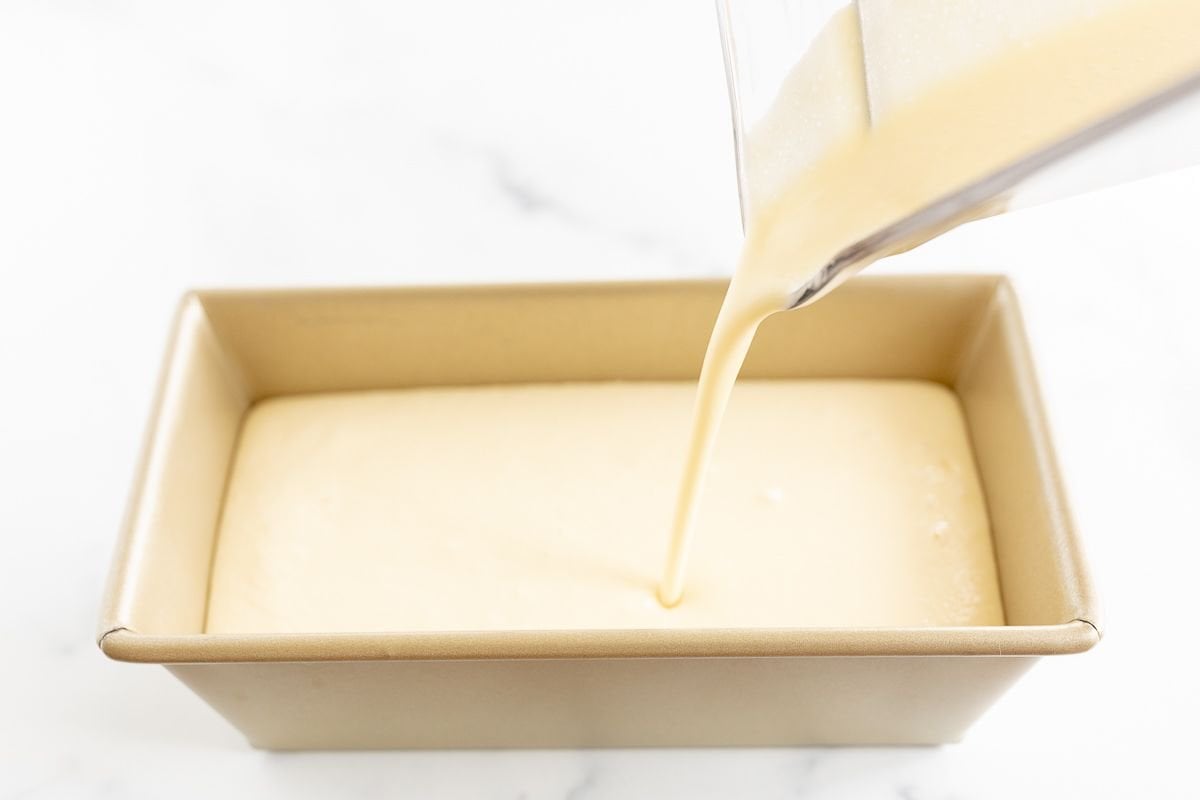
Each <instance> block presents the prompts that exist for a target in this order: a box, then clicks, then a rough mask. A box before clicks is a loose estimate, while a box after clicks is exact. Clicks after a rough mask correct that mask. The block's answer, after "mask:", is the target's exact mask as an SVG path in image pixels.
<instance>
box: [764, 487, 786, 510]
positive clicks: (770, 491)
mask: <svg viewBox="0 0 1200 800" xmlns="http://www.w3.org/2000/svg"><path fill="white" fill-rule="evenodd" d="M759 497H760V498H761V499H762V500H763V502H765V503H768V504H770V505H773V506H777V505H779V504H780V503H782V502H783V489H780V488H779V487H778V486H769V487H767V488H766V489H763V491H762V493H761V494H760V495H759Z"/></svg>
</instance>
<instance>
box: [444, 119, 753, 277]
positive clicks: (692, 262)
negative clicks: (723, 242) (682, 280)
mask: <svg viewBox="0 0 1200 800" xmlns="http://www.w3.org/2000/svg"><path fill="white" fill-rule="evenodd" d="M434 141H435V146H437V147H438V148H439V149H442V150H443V151H445V152H446V153H447V154H449V155H452V156H458V157H461V156H463V155H468V156H474V157H476V158H479V159H481V160H482V161H483V163H484V164H485V165H486V166H487V168H488V171H489V172H490V173H491V177H492V181H493V183H494V185H495V187H496V189H497V190H498V192H499V194H500V195H501V196H502V197H503V198H504V199H505V200H506V201H507V202H508V203H509V204H510V205H511V206H513V207H514V208H515V209H516V210H517V211H519V212H521V213H525V214H545V215H547V216H552V217H554V218H556V219H558V220H559V221H560V222H562V223H563V224H564V225H567V226H569V227H572V228H576V229H579V230H585V231H590V232H592V233H595V234H599V235H600V236H603V237H605V238H607V239H610V240H614V241H616V242H618V243H619V244H621V245H623V246H624V247H627V248H629V249H631V250H635V251H640V252H643V253H650V254H657V255H661V256H664V257H665V258H666V259H667V260H668V261H670V262H671V263H672V264H673V265H674V266H676V267H677V268H679V269H680V270H681V271H682V272H684V273H685V274H692V275H709V276H713V277H725V276H727V275H729V273H730V271H731V269H732V265H730V264H723V263H720V262H714V261H708V260H707V259H703V258H700V257H697V256H696V255H695V254H694V253H691V252H689V251H688V250H687V248H685V247H684V246H683V245H681V244H680V243H679V242H676V241H673V240H671V239H669V238H667V237H664V236H662V235H661V234H658V233H655V232H653V231H649V230H645V229H638V228H634V229H629V228H623V227H618V226H612V225H608V224H605V223H602V222H601V221H599V220H596V219H594V218H592V217H590V216H588V215H586V214H584V213H581V212H580V211H579V210H578V209H576V208H573V207H571V206H570V205H569V204H568V203H566V202H564V201H563V200H562V199H561V198H558V197H555V196H554V194H553V193H552V192H550V191H548V190H546V189H545V187H542V186H539V185H537V184H536V183H535V182H534V181H533V180H531V179H530V178H529V177H528V176H526V175H523V174H522V172H521V170H520V169H519V168H518V166H517V164H516V163H515V160H514V159H513V158H512V157H511V156H509V155H508V154H507V153H505V152H503V151H502V150H500V149H498V148H496V147H494V146H492V145H488V144H483V143H477V142H470V141H466V140H463V139H462V138H460V137H458V136H454V135H450V134H441V135H439V136H437V137H436V138H435V140H434Z"/></svg>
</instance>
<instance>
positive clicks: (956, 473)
mask: <svg viewBox="0 0 1200 800" xmlns="http://www.w3.org/2000/svg"><path fill="white" fill-rule="evenodd" d="M694 391H695V386H694V384H693V383H691V382H684V381H679V382H665V383H584V384H550V385H527V386H521V385H515V386H492V387H470V388H457V389H417V390H405V391H387V392H356V393H347V394H327V395H309V396H297V397H288V398H279V399H272V400H268V401H265V402H263V403H260V404H258V405H256V406H255V407H254V408H253V409H252V410H251V412H250V413H249V415H248V417H247V418H246V420H245V423H244V427H243V430H242V435H241V439H240V442H239V445H238V450H237V453H236V456H235V460H234V466H233V470H232V473H231V475H230V482H229V488H228V492H227V497H226V502H225V508H224V513H223V516H222V519H221V523H220V530H219V532H218V540H217V542H218V543H217V549H216V553H215V557H214V563H213V571H212V585H211V592H210V598H209V611H208V622H207V630H208V631H209V632H213V633H244V632H314V631H330V632H337V631H341V632H349V631H399V630H424V631H435V630H478V629H487V630H505V629H525V630H529V629H600V628H610V629H629V628H664V627H671V628H680V627H687V628H697V627H700V628H723V627H730V628H775V627H796V626H841V625H846V626H909V625H913V626H945V625H1000V624H1003V623H1004V617H1003V611H1002V607H1001V603H1000V593H999V589H998V586H997V578H996V571H995V566H994V559H993V554H992V547H991V538H990V535H989V530H988V519H987V513H986V509H985V507H984V501H983V495H982V492H981V489H980V482H979V479H978V476H977V474H976V471H975V466H974V461H973V458H972V453H971V448H970V443H969V441H968V436H967V432H966V428H965V425H964V421H963V417H962V413H961V411H960V408H959V405H958V401H957V398H956V397H955V396H954V395H953V393H952V392H950V391H949V390H948V389H946V388H945V387H942V386H939V385H935V384H930V383H924V382H918V381H854V380H829V381H825V380H811V381H809V380H756V381H747V382H745V383H743V384H741V385H740V386H739V390H738V392H737V395H736V396H735V397H734V398H733V402H732V403H731V405H730V408H729V413H728V415H727V417H726V420H725V434H726V435H725V436H723V437H722V439H721V441H720V442H719V443H718V445H717V447H716V449H715V452H714V454H713V462H712V467H711V470H712V476H711V480H710V482H709V484H710V485H709V491H708V492H707V493H706V495H705V499H704V510H703V514H702V516H701V519H700V521H699V529H700V533H701V536H702V537H703V540H704V547H702V548H698V550H697V552H696V555H695V558H694V560H693V561H694V563H693V565H692V571H691V574H690V578H689V593H688V599H687V602H685V603H683V604H681V605H680V606H679V607H677V608H674V609H665V608H663V607H662V606H661V605H660V604H659V603H658V602H657V601H656V600H655V599H654V586H655V583H656V579H657V577H658V576H657V567H658V566H659V563H660V561H659V559H660V558H661V546H662V531H663V529H664V528H665V527H666V526H667V525H668V524H669V522H670V515H671V494H670V478H669V477H668V476H670V475H673V474H674V473H675V471H676V470H677V468H678V463H679V453H680V452H681V451H682V450H683V448H684V446H685V444H686V442H687V437H688V412H689V410H690V407H691V404H692V402H693V398H694ZM781 421H785V422H786V423H787V424H781ZM800 421H803V422H804V424H798V423H799V422H800Z"/></svg>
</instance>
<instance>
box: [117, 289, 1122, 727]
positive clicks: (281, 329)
mask: <svg viewBox="0 0 1200 800" xmlns="http://www.w3.org/2000/svg"><path fill="white" fill-rule="evenodd" d="M724 289H725V284H724V283H723V282H716V281H711V282H707V281H706V282H662V283H602V284H563V285H513V286H492V287H437V288H382V289H336V290H320V289H317V290H282V291H280V290H267V291H199V292H194V293H191V294H188V295H187V296H185V297H184V298H183V301H182V303H181V306H180V309H179V313H178V317H177V320H176V323H175V329H174V333H173V335H172V338H171V342H170V345H169V347H168V351H167V355H166V361H165V364H164V367H163V374H162V379H161V383H160V387H159V394H158V400H157V402H156V404H155V406H154V410H153V412H152V418H151V421H150V427H149V432H148V435H147V441H146V445H145V452H144V456H143V459H142V463H141V465H140V468H139V471H138V474H137V476H136V479H135V482H134V488H133V495H132V499H131V501H130V507H129V513H128V516H127V519H126V522H125V525H124V530H123V531H122V532H121V536H120V541H119V544H118V547H117V551H116V555H115V558H114V563H113V568H112V573H111V577H110V581H109V587H108V592H107V597H106V599H105V603H104V609H103V616H102V620H101V625H100V631H99V644H100V647H101V649H102V650H103V651H104V652H105V653H106V654H107V655H108V656H110V657H111V658H114V659H117V660H122V661H136V662H151V663H161V664H165V665H166V666H167V668H168V669H169V670H170V671H171V672H173V673H174V674H175V675H176V676H177V677H179V678H180V679H181V680H182V681H183V682H184V683H186V684H187V685H188V686H189V687H191V688H192V689H193V690H194V691H195V692H196V693H197V694H199V695H200V696H201V697H203V698H204V699H205V700H206V701H207V702H209V703H210V704H211V705H212V706H213V707H214V708H216V709H217V711H219V712H220V713H221V714H223V715H224V716H225V717H226V718H227V719H228V720H229V721H230V722H231V723H233V724H234V725H235V726H237V727H238V728H239V729H240V730H241V731H242V732H243V733H244V734H245V735H246V737H247V738H248V739H249V740H250V742H251V743H252V744H254V745H255V746H258V747H265V748H272V749H329V748H439V747H617V746H621V747H630V746H648V745H674V746H689V745H695V746H701V745H703V746H711V745H812V744H816V745H829V744H934V743H941V742H948V741H954V740H957V739H958V738H960V737H961V736H962V734H963V733H964V731H965V730H966V729H967V728H968V727H969V726H970V725H971V723H972V722H974V721H975V720H976V719H977V718H978V717H979V715H980V714H982V713H983V711H984V710H986V709H987V707H988V706H990V705H991V704H992V702H993V701H995V699H996V698H997V697H998V696H999V695H1000V694H1001V693H1003V692H1004V690H1005V689H1006V688H1007V687H1008V686H1009V685H1011V684H1012V683H1013V681H1015V680H1016V679H1017V678H1018V677H1019V676H1020V675H1021V674H1022V673H1023V672H1024V671H1025V670H1027V669H1028V668H1029V667H1030V666H1031V665H1032V664H1033V662H1034V661H1035V660H1036V659H1037V658H1038V657H1040V656H1044V655H1052V654H1062V653H1075V652H1080V651H1083V650H1087V649H1088V648H1090V647H1092V646H1093V645H1094V644H1095V643H1096V642H1097V641H1098V640H1099V636H1100V634H1099V627H1098V625H1099V621H1098V619H1097V604H1096V601H1095V599H1094V594H1093V591H1092V588H1091V581H1090V579H1089V576H1088V572H1087V569H1086V566H1085V564H1084V560H1083V557H1082V553H1081V551H1080V547H1079V543H1078V540H1077V538H1076V535H1075V532H1074V529H1073V528H1072V525H1071V520H1070V518H1069V515H1068V512H1067V510H1066V503H1065V501H1064V498H1063V492H1062V486H1061V485H1060V481H1059V478H1058V475H1057V472H1056V466H1055V461H1054V456H1053V452H1052V448H1051V445H1050V441H1049V438H1048V435H1047V431H1046V423H1045V420H1044V417H1043V412H1042V409H1041V405H1040V402H1039V399H1038V391H1037V384H1036V380H1035V377H1034V372H1033V368H1032V364H1031V361H1030V356H1029V352H1028V348H1027V345H1026V341H1025V336H1024V333H1023V331H1022V327H1021V321H1020V317H1019V313H1018V309H1017V305H1016V301H1015V298H1014V295H1013V291H1012V288H1011V286H1010V285H1009V283H1008V282H1007V281H1006V280H1005V279H1004V278H1002V277H996V276H896V277H864V278H858V279H856V280H853V281H851V282H849V283H848V284H847V285H846V286H845V287H843V288H842V289H840V290H839V291H838V292H836V293H834V294H833V295H832V296H830V297H829V298H828V299H826V300H823V301H822V302H820V303H817V304H816V305H814V306H812V307H811V308H807V309H804V310H803V311H798V312H795V313H787V314H780V315H777V316H776V317H774V318H772V319H771V320H769V321H768V322H767V324H766V325H765V326H764V327H763V329H762V331H761V333H760V335H759V337H758V340H757V341H756V342H755V344H754V348H753V350H752V351H751V353H750V357H749V359H748V361H747V362H746V366H745V369H744V370H743V375H745V376H748V377H756V378H772V377H779V378H783V377H787V378H792V377H886V378H921V379H927V380H933V381H938V382H941V383H944V384H946V385H949V386H951V387H953V388H954V389H955V390H956V392H957V393H958V395H959V397H960V398H961V400H962V404H963V407H964V409H965V412H966V417H967V422H968V426H969V430H970V434H971V437H972V442H973V445H974V448H975V455H976V459H977V461H978V465H979V470H980V475H981V478H982V481H983V485H984V491H985V494H986V497H987V503H988V508H989V513H990V516H991V522H992V529H993V536H994V545H995V552H996V559H997V567H998V570H999V575H1000V583H1001V590H1002V593H1003V599H1004V609H1005V614H1006V619H1007V621H1008V623H1009V624H1007V625H1005V626H1000V627H964V628H795V629H771V630H728V629H720V630H702V629H697V630H658V631H648V630H611V631H605V630H601V631H571V630H558V631H532V632H530V631H511V632H506V631H500V632H489V633H471V632H450V633H444V634H443V633H408V632H404V631H396V632H390V633H370V634H322V633H319V632H314V633H312V634H279V635H271V634H255V635H231V634H206V633H204V632H203V625H204V613H205V605H206V602H207V592H208V579H209V570H210V568H211V562H212V554H213V545H214V536H215V531H216V527H217V520H218V516H219V514H220V511H221V503H222V495H223V492H224V487H225V482H226V475H227V473H228V469H229V464H230V461H231V458H232V455H233V451H234V448H235V446H236V440H237V436H238V429H239V426H240V423H241V420H242V418H243V417H244V415H245V413H246V411H247V409H248V408H250V406H251V405H252V404H253V403H254V402H256V401H257V400H260V399H263V398H266V397H272V396H276V395H287V394H298V393H307V392H327V391H348V390H360V389H382V388H402V387H411V386H436V385H441V386H447V385H456V386H457V385H471V384H489V383H516V382H547V381H596V380H661V379H694V378H695V377H696V375H697V373H698V371H699V367H700V362H701V358H702V356H703V353H704V347H705V344H706V342H707V338H708V334H709V332H710V331H711V329H712V324H713V320H714V319H715V317H716V313H717V309H718V307H719V305H720V302H721V298H722V296H723V293H724ZM791 422H793V423H794V422H795V421H791ZM681 457H682V454H681Z"/></svg>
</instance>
